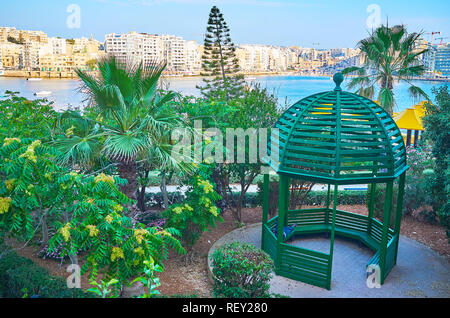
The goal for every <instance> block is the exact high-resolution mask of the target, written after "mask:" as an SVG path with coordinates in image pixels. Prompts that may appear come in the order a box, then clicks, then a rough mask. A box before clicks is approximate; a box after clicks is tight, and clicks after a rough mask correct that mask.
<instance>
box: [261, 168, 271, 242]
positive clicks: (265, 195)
mask: <svg viewBox="0 0 450 318" xmlns="http://www.w3.org/2000/svg"><path fill="white" fill-rule="evenodd" d="M269 191H270V180H269V174H268V173H267V174H265V175H264V184H263V206H262V209H263V215H262V226H261V233H262V234H261V249H263V250H264V241H265V234H264V233H265V229H264V226H265V225H266V224H267V218H268V214H269Z"/></svg>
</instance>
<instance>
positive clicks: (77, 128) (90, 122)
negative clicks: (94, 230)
mask: <svg viewBox="0 0 450 318" xmlns="http://www.w3.org/2000/svg"><path fill="white" fill-rule="evenodd" d="M164 68H165V64H164V63H151V64H149V65H148V66H145V67H143V66H142V64H138V65H131V64H121V63H119V62H118V61H117V60H116V59H115V58H108V59H104V60H101V61H99V62H98V69H99V72H100V76H99V77H95V76H92V75H89V74H88V73H87V72H84V71H81V70H77V71H76V72H77V75H78V76H79V77H80V79H81V80H82V82H83V87H82V88H83V91H86V92H87V94H88V98H89V100H90V104H91V106H92V108H91V110H90V112H91V113H92V112H93V113H94V114H95V115H96V118H95V119H94V118H93V117H95V116H89V117H88V116H82V115H80V114H79V113H77V112H74V111H67V112H65V113H63V114H62V115H61V116H60V120H59V122H58V125H59V127H64V128H66V127H69V128H68V129H67V130H66V132H65V133H64V134H63V136H60V138H58V139H56V141H55V145H56V147H57V149H58V150H59V151H60V155H59V160H60V162H61V163H64V164H76V165H77V166H84V167H86V166H92V165H93V163H94V162H96V161H97V160H98V159H99V157H101V156H103V157H106V158H107V159H108V160H109V162H112V165H114V166H116V168H117V171H118V174H119V176H120V177H121V178H124V179H126V180H128V183H127V184H126V185H124V186H122V188H121V190H122V192H123V193H125V194H126V195H127V196H128V197H129V198H131V199H136V188H137V178H138V174H137V167H138V163H140V162H144V161H149V162H153V163H155V162H157V163H158V164H159V165H161V166H168V167H171V166H181V165H182V163H179V162H177V161H176V160H175V159H174V158H173V157H172V156H171V149H172V147H173V145H172V142H171V139H170V132H171V131H172V130H173V129H174V128H176V127H179V126H183V127H184V125H183V119H182V117H181V116H179V115H178V114H177V113H176V112H174V111H172V109H171V108H170V107H169V106H168V102H170V101H172V100H173V99H174V97H175V96H176V94H175V93H173V92H166V93H163V92H161V91H159V90H158V89H157V85H158V80H159V78H160V76H161V73H162V72H163V70H164ZM67 131H69V133H68V132H67ZM102 170H103V169H102Z"/></svg>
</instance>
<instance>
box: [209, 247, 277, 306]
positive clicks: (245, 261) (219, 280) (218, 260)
mask: <svg viewBox="0 0 450 318" xmlns="http://www.w3.org/2000/svg"><path fill="white" fill-rule="evenodd" d="M211 260H212V268H213V269H212V272H213V274H214V287H213V288H214V295H215V296H216V297H232V298H240V297H242V298H255V297H269V296H270V294H269V287H270V286H269V282H270V278H271V272H272V270H273V261H272V259H271V258H270V256H269V255H268V254H267V253H266V252H264V251H263V250H261V249H259V248H256V247H255V246H253V245H250V244H240V243H239V242H233V243H230V244H227V245H224V246H221V247H219V248H217V249H216V250H215V251H214V253H213V255H212V257H211Z"/></svg>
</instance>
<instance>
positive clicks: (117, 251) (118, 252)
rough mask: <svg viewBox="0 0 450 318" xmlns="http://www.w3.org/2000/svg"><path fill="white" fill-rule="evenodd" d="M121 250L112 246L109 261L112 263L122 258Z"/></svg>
mask: <svg viewBox="0 0 450 318" xmlns="http://www.w3.org/2000/svg"><path fill="white" fill-rule="evenodd" d="M124 257H125V256H124V255H123V250H122V249H121V248H120V247H117V246H114V247H113V248H112V252H111V261H112V262H114V261H115V260H116V259H120V258H124Z"/></svg>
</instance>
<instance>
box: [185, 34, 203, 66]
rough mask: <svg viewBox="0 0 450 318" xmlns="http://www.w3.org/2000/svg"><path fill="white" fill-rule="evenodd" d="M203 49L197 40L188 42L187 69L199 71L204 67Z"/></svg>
mask: <svg viewBox="0 0 450 318" xmlns="http://www.w3.org/2000/svg"><path fill="white" fill-rule="evenodd" d="M201 61H202V50H201V47H200V45H198V43H197V42H196V41H187V42H186V68H185V69H186V71H188V72H192V73H198V72H200V71H201V68H202V63H201Z"/></svg>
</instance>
